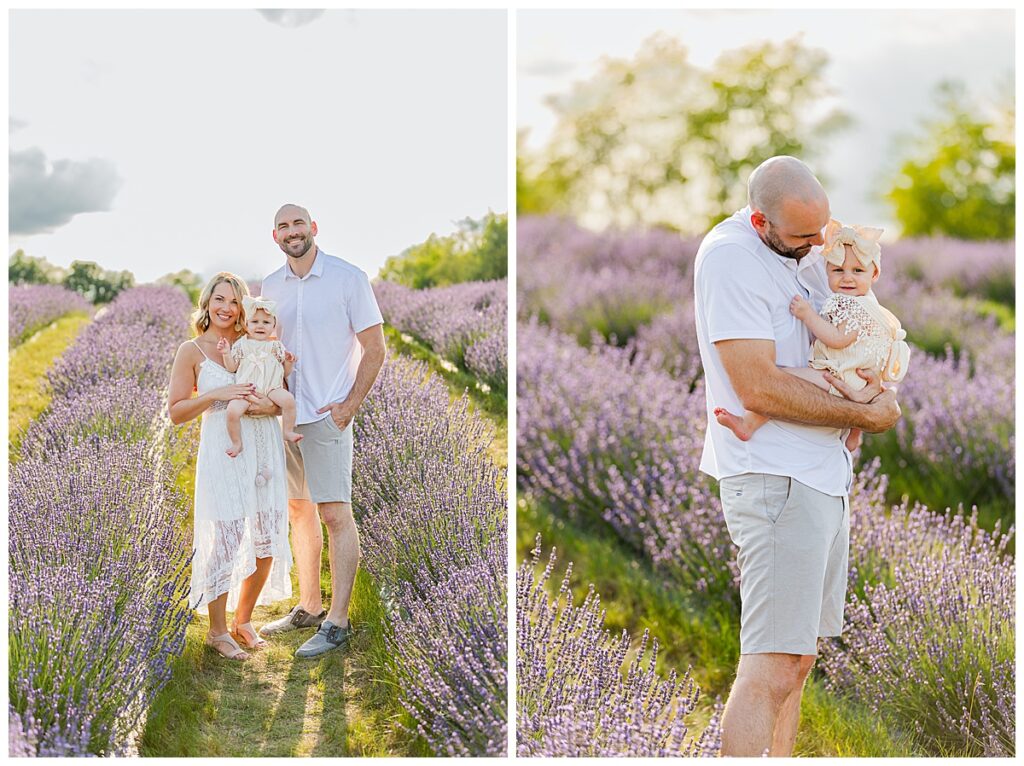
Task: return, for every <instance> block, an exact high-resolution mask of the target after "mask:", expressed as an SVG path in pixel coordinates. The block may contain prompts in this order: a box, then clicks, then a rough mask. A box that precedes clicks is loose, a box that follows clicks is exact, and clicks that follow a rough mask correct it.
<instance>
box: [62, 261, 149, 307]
mask: <svg viewBox="0 0 1024 766" xmlns="http://www.w3.org/2000/svg"><path fill="white" fill-rule="evenodd" d="M62 284H63V285H64V286H65V287H67V288H68V289H69V290H74V291H75V292H77V293H80V294H81V295H84V296H85V298H86V299H87V300H88V301H90V302H91V303H109V302H110V301H112V300H114V298H115V297H116V296H117V294H118V293H119V292H121V291H122V290H124V289H126V288H129V287H132V286H133V285H134V284H135V277H134V275H133V274H132V273H131V272H130V271H104V270H103V269H102V268H100V266H99V265H98V264H96V263H93V262H91V261H72V262H71V267H70V268H69V269H68V273H67V276H65V277H64V280H63V282H62Z"/></svg>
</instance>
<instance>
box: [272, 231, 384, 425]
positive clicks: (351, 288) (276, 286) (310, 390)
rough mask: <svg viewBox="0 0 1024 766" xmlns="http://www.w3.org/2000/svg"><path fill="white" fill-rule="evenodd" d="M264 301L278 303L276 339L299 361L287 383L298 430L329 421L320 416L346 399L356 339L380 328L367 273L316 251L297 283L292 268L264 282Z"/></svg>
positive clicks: (358, 349)
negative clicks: (319, 410)
mask: <svg viewBox="0 0 1024 766" xmlns="http://www.w3.org/2000/svg"><path fill="white" fill-rule="evenodd" d="M261 292H262V295H263V296H264V297H266V298H269V299H271V300H274V301H277V322H278V326H277V334H278V337H279V338H280V339H281V341H282V342H283V343H284V346H285V348H286V349H288V350H289V351H291V352H292V353H293V354H295V356H297V357H298V361H297V362H296V363H295V368H294V369H293V370H292V374H291V375H290V376H289V377H288V390H289V391H291V393H292V395H293V396H294V397H295V405H296V419H295V422H296V423H297V424H299V425H302V424H305V423H313V422H316V421H318V420H323V419H324V418H326V417H329V416H330V413H329V412H327V413H323V414H320V413H318V412H317V410H318V409H320V408H321V407H325V406H327V405H328V404H331V403H333V402H340V401H343V400H344V399H345V397H346V396H348V393H349V391H350V390H351V389H352V384H353V383H355V380H356V371H357V370H358V369H359V360H360V358H361V356H362V346H360V345H359V340H358V339H357V338H356V333H359V332H362V331H363V330H365V329H367V328H369V327H373V326H374V325H378V324H382V323H383V321H384V320H383V318H382V317H381V313H380V308H379V307H378V306H377V298H376V297H375V296H374V294H373V288H371V287H370V280H369V278H367V276H366V273H365V272H363V271H362V270H360V269H359V268H357V267H356V266H353V265H352V264H351V263H348V262H347V261H343V260H342V259H341V258H336V257H335V256H333V255H328V254H327V253H325V252H324V251H323V250H320V249H319V248H318V249H317V253H316V258H315V259H314V260H313V266H312V268H310V270H309V273H308V274H306V276H304V277H301V278H300V277H297V276H296V275H295V274H294V273H293V272H292V269H291V265H290V264H289V263H285V265H284V266H282V267H281V268H279V269H278V270H277V271H275V272H274V273H273V274H271V275H270V276H268V277H267V278H266V279H265V280H263V287H262V291H261Z"/></svg>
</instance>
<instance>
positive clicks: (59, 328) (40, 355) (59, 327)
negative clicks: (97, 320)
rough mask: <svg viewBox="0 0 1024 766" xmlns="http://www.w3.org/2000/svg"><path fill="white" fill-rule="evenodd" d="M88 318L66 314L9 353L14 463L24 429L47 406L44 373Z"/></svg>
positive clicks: (9, 418)
mask: <svg viewBox="0 0 1024 766" xmlns="http://www.w3.org/2000/svg"><path fill="white" fill-rule="evenodd" d="M89 319H90V318H89V316H88V315H87V314H84V313H81V312H76V313H73V314H66V315H65V316H62V317H61V318H60V319H58V320H56V321H55V322H53V323H52V324H50V325H48V326H46V327H44V328H43V329H41V330H39V331H38V332H37V333H35V334H34V335H32V336H31V337H30V338H28V340H26V341H25V342H24V343H22V344H20V345H18V346H15V347H14V348H13V349H11V352H10V354H8V357H7V360H8V361H7V365H8V366H7V385H8V388H7V414H8V429H9V431H8V434H9V437H8V445H9V448H10V457H11V459H12V460H14V459H16V457H17V451H18V446H19V444H20V443H21V438H22V435H23V434H24V432H25V429H26V428H28V425H29V423H31V422H32V421H33V420H34V419H35V418H37V417H38V416H39V414H40V413H41V412H42V411H43V410H44V409H46V406H47V405H48V404H49V403H50V394H49V392H48V391H47V389H46V371H47V370H48V369H49V368H50V365H51V364H53V361H54V360H55V359H56V358H57V357H58V356H60V355H61V354H62V353H63V352H64V350H65V349H66V348H67V347H68V346H69V345H71V342H72V341H73V340H74V339H75V337H76V336H77V335H78V333H79V332H81V331H82V329H83V328H84V327H85V326H86V325H87V324H88V323H89Z"/></svg>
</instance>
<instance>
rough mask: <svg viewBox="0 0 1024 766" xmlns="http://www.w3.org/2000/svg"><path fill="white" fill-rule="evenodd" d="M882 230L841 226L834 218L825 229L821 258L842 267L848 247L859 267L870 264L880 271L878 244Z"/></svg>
mask: <svg viewBox="0 0 1024 766" xmlns="http://www.w3.org/2000/svg"><path fill="white" fill-rule="evenodd" d="M882 231H883V229H873V228H871V227H870V226H843V224H841V223H840V222H839V221H837V220H836V219H835V218H833V219H832V220H830V221H829V222H828V226H826V227H825V235H824V238H825V245H824V247H823V248H822V250H821V257H822V258H824V259H825V260H826V261H828V262H829V263H833V264H835V265H836V266H842V265H843V261H845V260H846V248H845V247H844V245H850V246H851V247H852V248H853V254H854V255H855V256H857V260H858V261H860V264H861V266H863V267H864V268H867V267H868V266H870V265H871V264H872V263H873V264H875V266H877V267H878V269H879V271H881V269H882V248H881V246H880V245H879V244H878V239H879V237H881V236H882Z"/></svg>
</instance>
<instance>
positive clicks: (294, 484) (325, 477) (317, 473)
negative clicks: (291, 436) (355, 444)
mask: <svg viewBox="0 0 1024 766" xmlns="http://www.w3.org/2000/svg"><path fill="white" fill-rule="evenodd" d="M295 430H296V431H298V432H299V433H300V434H302V436H303V439H302V441H300V442H299V443H298V444H288V443H285V455H286V458H287V462H288V499H289V500H312V501H313V502H314V503H351V502H352V424H351V423H349V424H348V426H347V427H346V428H345V430H344V431H342V430H341V429H339V428H338V426H337V424H335V422H334V419H333V418H332V417H331V416H330V415H328V416H327V417H325V418H324V419H323V420H318V421H316V422H315V423H305V424H303V425H300V426H296V427H295Z"/></svg>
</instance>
